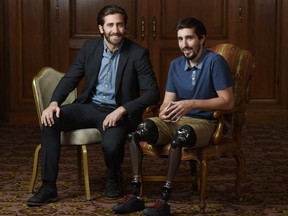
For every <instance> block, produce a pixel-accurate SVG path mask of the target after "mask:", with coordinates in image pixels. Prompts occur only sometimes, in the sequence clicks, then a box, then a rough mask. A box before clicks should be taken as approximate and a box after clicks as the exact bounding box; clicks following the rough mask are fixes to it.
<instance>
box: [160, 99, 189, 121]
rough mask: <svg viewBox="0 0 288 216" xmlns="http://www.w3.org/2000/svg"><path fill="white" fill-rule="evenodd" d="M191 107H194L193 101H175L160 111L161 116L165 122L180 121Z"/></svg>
mask: <svg viewBox="0 0 288 216" xmlns="http://www.w3.org/2000/svg"><path fill="white" fill-rule="evenodd" d="M191 109H193V101H188V100H182V101H173V102H170V103H169V104H168V105H167V106H166V107H165V108H164V109H163V110H162V111H161V112H160V113H159V118H160V119H161V120H163V121H165V122H178V121H179V120H180V119H181V118H182V116H184V115H185V114H186V113H188V112H190V111H191Z"/></svg>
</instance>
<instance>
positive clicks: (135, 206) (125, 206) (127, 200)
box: [112, 194, 145, 214]
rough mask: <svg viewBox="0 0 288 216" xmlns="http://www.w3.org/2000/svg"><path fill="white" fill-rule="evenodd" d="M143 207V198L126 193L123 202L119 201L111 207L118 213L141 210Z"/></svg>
mask: <svg viewBox="0 0 288 216" xmlns="http://www.w3.org/2000/svg"><path fill="white" fill-rule="evenodd" d="M144 208H145V203H144V200H143V199H140V198H138V197H136V196H134V195H132V194H131V195H126V196H125V197H124V200H123V203H119V204H117V205H115V206H113V207H112V210H113V211H115V213H118V214H126V213H131V212H136V211H141V210H143V209H144Z"/></svg>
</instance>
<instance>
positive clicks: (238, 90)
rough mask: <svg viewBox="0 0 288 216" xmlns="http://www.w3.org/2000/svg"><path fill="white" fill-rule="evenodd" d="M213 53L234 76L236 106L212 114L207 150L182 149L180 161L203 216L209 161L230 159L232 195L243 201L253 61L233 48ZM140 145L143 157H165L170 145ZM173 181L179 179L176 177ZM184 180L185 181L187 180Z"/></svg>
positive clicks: (223, 46)
mask: <svg viewBox="0 0 288 216" xmlns="http://www.w3.org/2000/svg"><path fill="white" fill-rule="evenodd" d="M212 50H213V51H215V52H216V53H219V54H220V55H222V56H223V57H224V58H225V59H226V61H227V63H228V65H229V67H230V69H231V72H232V73H233V81H234V84H233V90H234V97H235V104H234V107H233V109H231V110H228V111H223V110H216V111H214V114H213V117H214V118H215V119H216V120H217V121H218V123H217V126H216V129H215V132H214V135H213V137H212V139H211V141H210V143H209V144H208V145H207V146H206V147H202V148H199V149H188V148H182V154H181V160H182V161H189V162H190V168H191V172H192V173H191V174H192V175H193V176H194V178H192V179H190V180H192V190H193V192H199V193H200V202H199V207H200V212H201V213H204V212H205V208H206V202H205V193H206V183H207V166H208V161H209V160H212V159H220V158H221V157H233V158H234V159H235V161H236V182H235V191H236V193H237V195H238V196H239V199H240V200H242V191H241V182H242V178H243V174H244V167H245V158H244V155H243V152H242V150H241V145H242V128H243V125H244V123H245V115H246V106H247V104H248V102H249V97H250V94H249V92H250V87H249V86H250V80H251V77H252V71H253V69H254V58H253V57H252V55H251V53H250V52H249V51H247V50H242V49H239V48H238V47H237V46H235V45H233V44H218V45H216V46H214V47H213V48H212ZM146 111H147V112H153V114H154V115H157V114H158V113H157V107H156V108H155V107H148V108H147V109H146ZM227 115H230V117H231V119H230V121H229V122H227V119H226V118H225V116H227ZM227 123H228V124H229V131H228V132H227V133H226V134H225V133H224V132H223V131H226V130H225V129H226V126H227ZM140 145H141V147H142V149H143V154H144V155H150V156H157V157H167V156H168V154H169V148H170V144H169V143H168V144H167V145H164V146H152V145H149V144H148V143H147V142H140ZM141 171H142V169H141ZM197 171H198V172H197ZM199 171H200V172H199ZM176 177H178V179H179V176H176ZM141 178H142V182H143V181H144V182H145V181H159V180H161V181H163V180H165V176H162V177H159V176H147V175H146V176H144V175H143V172H142V173H141ZM185 178H186V179H187V177H185ZM175 180H176V178H175ZM180 180H181V178H180ZM182 180H183V178H182ZM199 182H200V183H199ZM199 184H200V188H199ZM142 185H143V184H142ZM141 193H143V188H142V189H141Z"/></svg>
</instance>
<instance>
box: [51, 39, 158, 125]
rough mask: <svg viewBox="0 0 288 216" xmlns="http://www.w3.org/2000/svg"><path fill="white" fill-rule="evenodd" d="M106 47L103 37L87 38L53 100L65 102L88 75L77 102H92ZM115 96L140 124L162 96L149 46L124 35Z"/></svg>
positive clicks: (130, 116)
mask: <svg viewBox="0 0 288 216" xmlns="http://www.w3.org/2000/svg"><path fill="white" fill-rule="evenodd" d="M103 49H104V44H103V38H102V37H101V38H97V39H94V40H86V41H85V42H84V45H83V47H82V48H81V50H80V52H79V54H78V55H77V57H76V60H75V61H74V63H73V64H72V65H71V67H70V69H69V72H68V73H66V75H65V76H64V77H63V78H62V79H61V80H60V82H59V84H58V85H57V87H56V89H55V91H54V93H53V96H52V98H51V101H57V102H58V104H62V103H63V101H64V100H65V99H66V97H67V96H68V94H69V93H70V92H71V91H72V90H74V89H75V88H76V87H77V86H78V84H79V82H80V81H81V80H82V78H85V84H84V88H83V91H82V92H81V94H80V95H79V96H78V97H77V99H76V100H75V103H87V102H90V101H91V94H92V91H95V85H96V84H97V81H98V74H99V70H100V66H101V60H102V54H103ZM115 96H116V103H117V105H118V106H123V107H124V108H125V109H126V111H127V115H128V117H129V119H130V120H131V121H136V122H134V123H137V124H138V123H140V121H141V120H142V114H143V111H144V110H145V108H146V107H147V106H149V105H152V104H156V103H157V102H158V101H159V99H160V94H159V88H158V85H157V81H156V78H155V74H154V71H153V68H152V64H151V62H150V59H149V52H148V50H147V49H145V48H143V47H141V46H140V45H138V44H136V43H134V42H133V41H131V40H129V39H127V38H125V39H124V41H123V46H122V48H121V51H120V59H119V64H118V69H117V75H116V88H115Z"/></svg>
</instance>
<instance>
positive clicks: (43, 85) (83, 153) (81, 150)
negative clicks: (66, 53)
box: [29, 67, 101, 200]
mask: <svg viewBox="0 0 288 216" xmlns="http://www.w3.org/2000/svg"><path fill="white" fill-rule="evenodd" d="M63 76H64V73H60V72H58V71H56V70H55V69H53V68H50V67H45V68H43V69H42V70H41V71H40V72H39V73H38V74H37V75H36V76H35V77H34V78H33V82H32V88H33V94H34V100H35V104H36V109H37V115H38V120H39V125H40V128H42V124H41V114H42V111H43V110H44V109H45V108H46V107H48V105H49V103H50V99H51V96H52V93H53V91H54V89H55V87H56V85H57V84H58V82H59V80H60V79H61V78H62V77H63ZM76 96H77V89H75V90H74V91H72V92H71V93H70V94H69V96H68V97H67V99H66V100H65V102H64V103H63V104H68V103H72V102H73V101H74V99H75V98H76ZM100 142H101V134H100V132H99V130H98V129H96V128H87V129H78V130H73V131H68V132H61V145H63V146H76V147H77V153H78V154H77V157H78V170H79V171H78V181H79V183H81V182H82V168H81V166H82V165H83V175H84V184H85V193H86V199H87V200H90V199H91V195H90V183H89V172H88V160H87V145H90V144H97V143H100ZM40 149H41V144H39V145H38V146H37V147H36V149H35V153H34V164H33V171H32V177H31V181H30V187H29V192H31V193H33V190H34V186H35V181H36V177H37V171H38V162H39V152H40Z"/></svg>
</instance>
